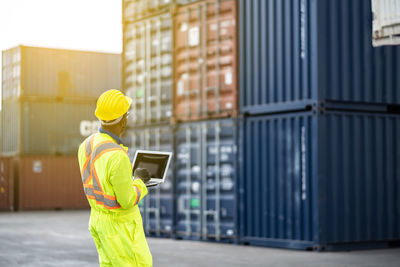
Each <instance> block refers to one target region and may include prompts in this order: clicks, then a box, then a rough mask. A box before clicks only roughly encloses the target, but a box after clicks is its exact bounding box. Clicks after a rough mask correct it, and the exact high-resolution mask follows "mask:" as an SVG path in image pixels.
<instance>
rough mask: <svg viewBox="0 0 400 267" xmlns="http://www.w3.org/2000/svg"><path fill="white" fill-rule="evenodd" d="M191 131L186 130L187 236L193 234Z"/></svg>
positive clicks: (185, 211) (185, 210)
mask: <svg viewBox="0 0 400 267" xmlns="http://www.w3.org/2000/svg"><path fill="white" fill-rule="evenodd" d="M191 136H192V134H191V129H190V126H188V127H187V128H186V146H187V149H188V159H187V162H186V196H187V198H188V208H187V209H186V208H185V205H183V209H184V213H185V216H186V235H187V236H191V234H192V228H191V224H190V223H191V221H190V217H191V214H190V212H191V206H190V199H191V191H190V185H191V173H190V170H191V162H192V158H191Z"/></svg>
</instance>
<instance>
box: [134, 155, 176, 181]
mask: <svg viewBox="0 0 400 267" xmlns="http://www.w3.org/2000/svg"><path fill="white" fill-rule="evenodd" d="M169 157H170V156H169V155H159V154H151V153H140V152H139V153H138V154H137V156H136V160H135V165H134V166H133V173H134V172H135V169H136V168H146V169H147V170H148V171H149V173H150V177H151V178H156V179H163V176H164V172H165V169H166V167H167V163H168V160H169Z"/></svg>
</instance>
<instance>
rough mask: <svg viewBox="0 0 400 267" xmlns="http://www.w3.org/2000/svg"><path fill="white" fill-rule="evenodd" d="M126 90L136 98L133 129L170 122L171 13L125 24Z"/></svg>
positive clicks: (124, 59) (133, 105)
mask: <svg viewBox="0 0 400 267" xmlns="http://www.w3.org/2000/svg"><path fill="white" fill-rule="evenodd" d="M123 45H124V49H123V50H124V51H123V87H124V90H125V91H126V94H127V95H128V96H130V97H132V99H133V102H132V106H131V113H132V115H131V116H130V121H129V123H130V125H145V124H151V123H160V122H169V121H170V119H171V115H172V111H171V102H172V20H171V15H170V14H169V13H164V14H162V15H159V16H156V17H152V18H149V19H146V20H142V21H139V22H136V23H130V24H124V43H123Z"/></svg>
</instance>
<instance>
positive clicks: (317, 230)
mask: <svg viewBox="0 0 400 267" xmlns="http://www.w3.org/2000/svg"><path fill="white" fill-rule="evenodd" d="M399 136H400V116H394V115H382V114H381V115H378V114H373V113H371V114H366V113H348V112H347V113H345V112H327V113H324V114H313V113H311V112H301V113H293V114H282V115H274V116H259V117H249V118H246V119H245V120H244V122H243V124H242V125H241V130H240V140H241V143H239V146H240V156H239V162H240V178H239V183H240V185H239V187H240V188H239V191H240V194H239V199H240V200H239V201H240V208H239V214H240V215H239V217H240V222H239V223H240V241H241V242H243V243H250V244H258V245H265V246H276V247H286V248H297V249H318V250H324V249H335V248H345V247H346V248H351V247H357V246H358V247H363V246H366V247H371V246H373V245H378V246H387V245H388V244H390V242H391V241H395V240H399V239H400V224H399V222H400V198H399V196H400V180H399V177H400V141H399V138H398V137H399Z"/></svg>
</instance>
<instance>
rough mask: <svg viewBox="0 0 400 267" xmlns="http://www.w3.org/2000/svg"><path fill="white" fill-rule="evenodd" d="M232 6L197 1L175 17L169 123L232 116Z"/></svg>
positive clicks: (231, 1) (234, 87) (234, 107)
mask: <svg viewBox="0 0 400 267" xmlns="http://www.w3.org/2000/svg"><path fill="white" fill-rule="evenodd" d="M236 13H237V12H236V1H234V0H226V1H215V0H213V1H211V0H210V1H202V2H198V3H194V4H191V5H186V6H182V7H179V8H178V9H177V11H176V13H175V19H174V32H175V38H174V39H175V53H174V58H175V74H174V97H175V104H174V114H173V115H174V120H175V121H190V120H201V119H210V118H221V117H229V116H235V115H236V114H237V79H236V72H237V41H236V40H237V34H236Z"/></svg>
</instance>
